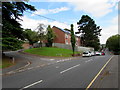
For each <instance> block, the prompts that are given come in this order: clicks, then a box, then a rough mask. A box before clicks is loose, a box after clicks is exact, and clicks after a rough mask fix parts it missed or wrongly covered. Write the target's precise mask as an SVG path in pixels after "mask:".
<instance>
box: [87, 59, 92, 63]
mask: <svg viewBox="0 0 120 90" xmlns="http://www.w3.org/2000/svg"><path fill="white" fill-rule="evenodd" d="M92 60H93V59H90V60H87V61H85V62H90V61H92Z"/></svg>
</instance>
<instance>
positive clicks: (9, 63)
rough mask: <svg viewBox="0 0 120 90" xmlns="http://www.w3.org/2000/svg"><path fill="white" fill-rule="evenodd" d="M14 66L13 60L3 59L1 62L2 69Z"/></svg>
mask: <svg viewBox="0 0 120 90" xmlns="http://www.w3.org/2000/svg"><path fill="white" fill-rule="evenodd" d="M12 65H14V64H13V63H12V60H11V59H10V58H9V57H6V56H5V57H2V61H0V68H6V67H9V66H12Z"/></svg>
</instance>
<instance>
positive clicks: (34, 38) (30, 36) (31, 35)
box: [24, 29, 39, 45]
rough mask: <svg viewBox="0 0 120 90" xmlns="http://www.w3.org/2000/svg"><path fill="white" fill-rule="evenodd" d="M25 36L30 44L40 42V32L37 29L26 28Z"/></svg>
mask: <svg viewBox="0 0 120 90" xmlns="http://www.w3.org/2000/svg"><path fill="white" fill-rule="evenodd" d="M24 37H25V39H27V40H28V41H29V44H30V45H33V44H34V43H36V42H38V40H39V39H38V33H37V32H35V31H32V30H31V29H25V31H24Z"/></svg>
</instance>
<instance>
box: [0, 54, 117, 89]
mask: <svg viewBox="0 0 120 90" xmlns="http://www.w3.org/2000/svg"><path fill="white" fill-rule="evenodd" d="M111 57H112V55H109V54H108V55H105V56H93V57H79V58H76V59H70V60H66V61H65V60H64V61H62V62H61V61H59V60H57V61H56V62H55V61H54V60H52V61H50V60H45V62H46V61H47V62H48V61H49V62H54V63H52V64H48V65H46V66H44V67H36V68H32V69H30V70H26V71H24V72H20V73H15V74H12V75H7V76H3V78H2V81H3V82H2V83H3V88H19V89H24V88H87V86H88V85H89V84H90V82H91V81H92V80H93V78H94V77H95V76H96V75H97V73H98V72H99V71H100V70H101V68H102V67H103V66H104V64H105V63H106V62H107V61H108V60H109V59H110V58H111ZM115 57H116V56H113V58H115ZM42 61H44V60H42ZM34 62H36V63H37V61H36V59H35V58H34ZM31 65H32V64H31ZM36 65H37V64H36ZM114 65H115V64H114ZM34 66H35V64H34ZM116 79H117V78H116Z"/></svg>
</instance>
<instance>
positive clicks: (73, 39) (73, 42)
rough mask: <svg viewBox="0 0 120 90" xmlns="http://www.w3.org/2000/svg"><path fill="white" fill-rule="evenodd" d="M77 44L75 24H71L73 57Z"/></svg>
mask: <svg viewBox="0 0 120 90" xmlns="http://www.w3.org/2000/svg"><path fill="white" fill-rule="evenodd" d="M75 43H76V40H75V35H74V30H73V24H71V45H72V51H73V55H74V52H75Z"/></svg>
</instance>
